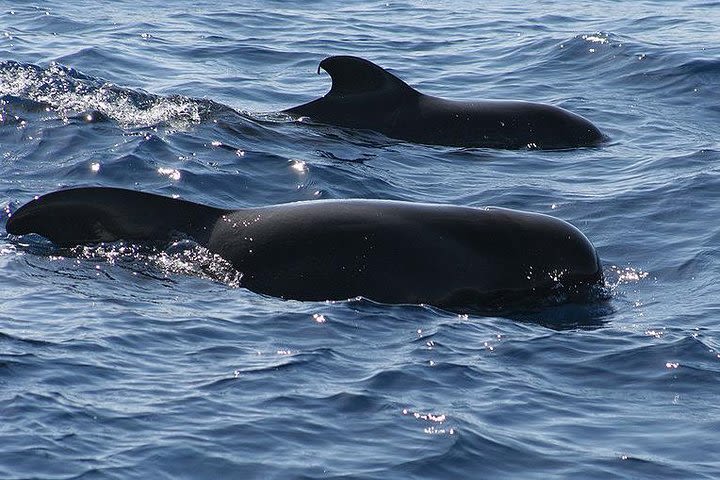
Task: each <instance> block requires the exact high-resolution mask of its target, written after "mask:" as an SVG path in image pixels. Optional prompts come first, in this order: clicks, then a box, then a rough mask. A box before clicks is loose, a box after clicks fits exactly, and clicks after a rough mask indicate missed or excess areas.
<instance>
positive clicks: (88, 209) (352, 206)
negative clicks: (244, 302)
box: [6, 187, 602, 312]
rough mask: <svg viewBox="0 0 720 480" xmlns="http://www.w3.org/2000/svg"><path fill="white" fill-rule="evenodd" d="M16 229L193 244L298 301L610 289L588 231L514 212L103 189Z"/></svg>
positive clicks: (17, 218)
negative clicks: (241, 204)
mask: <svg viewBox="0 0 720 480" xmlns="http://www.w3.org/2000/svg"><path fill="white" fill-rule="evenodd" d="M6 229H7V231H8V233H10V234H13V235H23V234H28V233H36V234H39V235H41V236H43V237H45V238H47V239H49V240H50V241H52V242H53V243H55V244H56V245H58V246H61V247H67V246H74V245H78V244H93V243H101V242H113V241H117V240H128V241H154V242H162V241H168V240H171V239H173V238H175V237H176V236H177V235H180V236H184V237H190V238H191V239H193V240H194V241H195V242H197V243H198V244H200V245H202V246H204V247H206V248H207V249H209V250H210V251H211V252H214V253H217V254H219V255H220V256H222V257H223V258H225V259H226V260H228V261H229V262H231V263H232V265H233V266H234V267H235V268H236V269H237V270H238V271H240V272H241V273H242V280H241V282H242V286H243V287H246V288H248V289H250V290H252V291H255V292H259V293H263V294H267V295H272V296H275V297H281V298H285V299H296V300H313V301H322V300H345V299H348V298H354V297H358V296H362V297H365V298H368V299H370V300H374V301H377V302H382V303H393V304H429V305H434V306H438V307H441V308H446V309H449V310H453V311H461V312H465V311H474V310H484V309H496V308H497V309H500V308H506V307H512V306H516V305H536V304H539V303H542V302H543V301H544V299H547V298H548V297H549V296H556V297H557V296H558V294H560V295H565V296H567V298H569V299H572V298H575V296H576V294H577V295H581V294H582V295H584V294H586V293H587V290H588V289H590V288H592V287H593V286H595V285H598V284H600V283H602V269H601V265H600V261H599V258H598V255H597V252H596V250H595V248H594V247H593V245H592V244H591V243H590V241H589V240H588V239H587V238H586V237H585V236H584V235H583V234H582V233H581V232H580V231H579V230H577V229H576V228H575V227H573V226H572V225H570V224H569V223H567V222H565V221H563V220H560V219H558V218H554V217H550V216H547V215H543V214H538V213H529V212H522V211H516V210H509V209H504V208H473V207H462V206H452V205H436V204H417V203H409V202H399V201H388V200H315V201H304V202H295V203H288V204H279V205H271V206H264V207H258V208H243V209H239V210H226V209H220V208H214V207H210V206H206V205H201V204H197V203H192V202H189V201H186V200H180V199H175V198H169V197H164V196H160V195H154V194H150V193H143V192H137V191H133V190H124V189H118V188H100V187H97V188H76V189H69V190H61V191H57V192H53V193H49V194H46V195H43V196H41V197H39V198H36V199H35V200H32V201H30V202H29V203H27V204H25V205H24V206H22V207H21V208H19V209H18V210H17V211H15V212H14V213H12V215H11V216H10V218H9V220H8V222H7V225H6Z"/></svg>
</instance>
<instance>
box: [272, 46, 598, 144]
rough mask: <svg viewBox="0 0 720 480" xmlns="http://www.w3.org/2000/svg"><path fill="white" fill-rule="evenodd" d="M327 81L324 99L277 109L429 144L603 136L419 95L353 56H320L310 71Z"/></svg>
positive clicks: (498, 107) (489, 103)
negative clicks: (314, 69) (315, 70)
mask: <svg viewBox="0 0 720 480" xmlns="http://www.w3.org/2000/svg"><path fill="white" fill-rule="evenodd" d="M321 68H322V69H323V70H325V71H326V72H328V73H329V74H330V77H331V78H332V88H331V89H330V92H328V93H327V94H326V95H325V96H324V97H322V98H319V99H317V100H313V101H312V102H309V103H306V104H304V105H299V106H297V107H293V108H290V109H288V110H285V111H284V113H288V114H290V115H293V116H296V117H310V118H311V119H312V120H314V121H317V122H320V123H324V124H329V125H337V126H340V127H348V128H359V129H367V130H374V131H377V132H380V133H382V134H384V135H386V136H388V137H391V138H397V139H400V140H407V141H409V142H415V143H424V144H429V145H446V146H456V147H489V148H506V149H518V148H531V149H565V148H575V147H591V146H597V145H599V144H600V143H602V142H603V141H604V140H605V136H604V135H603V134H602V133H601V132H600V130H598V128H597V127H596V126H595V125H593V124H592V123H590V121H588V120H587V119H585V118H583V117H581V116H580V115H576V114H574V113H571V112H569V111H567V110H564V109H562V108H560V107H555V106H552V105H544V104H541V103H530V102H522V101H513V100H485V101H475V102H460V101H453V100H444V99H442V98H438V97H432V96H430V95H424V94H422V93H420V92H418V91H417V90H415V89H414V88H412V87H411V86H409V85H408V84H406V83H405V82H403V81H402V80H400V79H399V78H398V77H396V76H395V75H393V74H391V73H390V72H388V71H387V70H385V69H383V68H381V67H379V66H377V65H375V64H374V63H372V62H370V61H368V60H365V59H363V58H359V57H351V56H335V57H328V58H326V59H325V60H323V61H322V62H320V65H319V67H318V73H320V69H321Z"/></svg>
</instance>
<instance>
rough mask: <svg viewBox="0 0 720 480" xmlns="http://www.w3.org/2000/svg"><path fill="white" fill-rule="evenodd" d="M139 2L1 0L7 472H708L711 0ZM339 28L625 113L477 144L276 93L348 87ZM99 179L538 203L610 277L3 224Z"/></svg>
mask: <svg viewBox="0 0 720 480" xmlns="http://www.w3.org/2000/svg"><path fill="white" fill-rule="evenodd" d="M146 3H147V2H131V1H113V2H95V1H75V2H66V1H65V0H62V1H61V0H53V1H46V2H37V3H35V4H32V3H25V2H8V1H0V15H1V16H0V19H1V20H0V205H2V206H3V211H2V214H1V215H0V231H2V232H3V234H2V235H0V289H1V291H2V300H1V301H0V445H2V448H0V478H3V479H36V478H53V479H70V478H83V479H95V478H103V479H104V478H117V479H130V478H137V479H147V478H158V479H163V478H167V479H181V478H187V479H200V478H305V479H310V478H341V477H342V478H367V479H370V478H373V479H388V478H398V479H400V478H402V479H406V478H437V479H449V478H499V479H506V478H522V479H531V478H537V479H546V478H583V479H593V478H597V479H607V478H628V479H641V478H647V479H656V478H672V479H679V478H718V477H720V448H718V432H720V402H719V401H718V399H719V398H720V300H718V299H720V286H719V283H720V282H719V281H718V280H720V249H719V247H718V245H719V244H720V222H719V220H720V140H719V139H720V102H719V100H718V99H720V36H719V34H718V28H717V25H718V22H719V21H720V2H717V1H701V0H678V1H664V0H656V1H644V2H619V1H615V0H598V1H596V2H592V3H589V2H556V1H552V0H544V1H543V0H539V1H536V2H515V1H512V2H508V1H501V0H491V1H488V2H482V3H477V4H475V3H474V2H461V1H443V2H424V1H419V0H418V1H406V2H394V1H391V2H387V3H386V2H374V1H373V2H362V3H360V2H358V3H356V4H349V3H347V2H340V1H330V0H326V1H317V2H303V1H299V0H296V1H292V2H281V1H255V2H239V1H229V2H207V1H204V2H192V3H191V2H181V1H178V0H172V1H166V2H153V3H154V4H153V5H147V4H146ZM332 54H355V55H361V56H364V57H367V58H369V59H371V60H373V61H375V62H377V63H379V64H380V65H382V66H384V67H387V68H389V69H391V70H392V71H393V72H395V73H396V74H397V75H399V76H400V77H401V78H403V79H405V80H406V81H407V82H409V83H410V84H412V85H414V86H416V87H417V88H418V89H420V90H421V91H423V92H425V93H429V94H433V95H438V96H442V97H447V98H454V99H480V98H500V99H503V98H509V99H525V100H532V101H539V102H547V103H552V104H556V105H560V106H562V107H565V108H567V109H569V110H572V111H573V112H576V113H580V114H582V115H584V116H586V117H587V118H589V119H590V120H591V121H593V122H594V123H595V124H596V125H598V126H599V127H600V128H601V129H602V130H603V132H605V133H606V134H607V135H609V137H610V141H609V142H608V144H606V145H605V146H603V147H601V148H599V149H579V150H571V151H562V152H549V151H535V150H521V151H500V150H492V149H469V150H464V149H457V148H444V147H431V146H422V145H413V144H407V143H403V142H400V141H396V140H391V139H387V138H385V137H383V136H381V135H378V134H373V133H370V132H353V131H347V130H342V129H336V128H332V127H318V126H312V125H307V124H301V123H297V122H293V121H291V120H289V119H288V118H286V117H284V116H283V115H279V114H277V113H276V112H278V111H279V110H282V109H283V108H288V107H290V106H293V105H297V104H299V103H303V102H306V101H308V100H310V99H313V98H316V97H318V96H320V95H322V94H324V93H325V92H326V91H327V90H328V88H329V78H328V77H327V75H321V76H318V75H316V74H315V70H316V68H317V64H318V62H319V61H320V60H321V59H323V58H324V57H325V56H328V55H332ZM81 185H103V186H120V187H126V188H135V189H139V190H143V191H148V192H155V193H161V194H166V195H179V196H180V197H182V198H185V199H189V200H192V201H196V202H201V203H206V204H211V205H216V206H221V207H228V208H231V207H242V206H252V205H265V204H271V203H280V202H289V201H295V200H309V199H316V198H351V197H352V198H358V197H362V198H386V199H401V200H408V201H418V202H439V203H451V204H458V205H472V206H484V205H497V206H503V207H510V208H519V209H523V210H531V211H537V212H543V213H548V214H551V215H554V216H557V217H560V218H563V219H565V220H568V221H570V222H571V223H573V224H574V225H576V226H577V227H578V228H580V229H581V230H582V231H583V232H584V233H585V234H586V235H587V236H588V237H589V238H590V239H591V240H592V241H593V243H594V244H595V246H596V247H597V249H598V251H599V253H600V256H601V258H602V262H603V267H604V271H605V274H606V280H607V284H608V288H609V291H610V298H609V300H607V301H606V302H600V303H598V304H597V305H590V306H585V307H583V308H577V307H575V306H566V307H558V308H554V309H548V310H545V311H543V312H539V313H534V314H528V315H524V316H521V315H516V316H515V317H513V318H504V317H481V316H473V315H470V316H462V315H460V316H459V315H457V314H453V313H449V312H446V311H442V310H438V309H435V308H431V307H426V306H412V305H405V306H390V305H379V304H375V303H372V302H370V301H367V300H363V299H356V300H350V301H342V302H333V303H322V302H321V303H313V302H296V301H283V300H280V299H276V298H271V297H267V296H263V295H259V294H256V293H252V292H249V291H247V290H245V289H243V288H242V286H241V281H240V282H239V281H238V277H239V275H238V272H235V271H234V270H232V268H230V267H229V266H228V265H227V264H225V263H224V262H223V261H221V260H220V259H217V258H215V257H213V256H212V255H210V254H209V253H208V252H204V251H202V250H201V249H198V248H196V247H195V248H190V247H187V248H184V247H182V246H180V247H177V246H176V247H170V248H168V249H166V250H160V251H147V249H143V248H141V247H136V246H132V245H111V246H106V247H102V248H98V247H95V248H78V249H76V250H75V251H74V252H73V254H72V255H69V256H65V254H63V255H61V254H60V253H59V252H58V251H56V250H55V249H54V248H53V247H52V246H51V245H49V244H48V243H47V242H44V241H43V240H42V239H40V238H32V237H31V238H25V239H22V240H18V239H16V238H8V236H7V235H6V234H5V233H4V224H5V222H6V220H7V215H8V213H9V212H12V211H13V210H15V209H17V208H18V207H19V206H20V205H22V204H23V203H25V202H27V201H28V200H30V199H31V198H32V197H33V196H35V195H39V194H42V193H46V192H48V191H52V190H56V189H58V188H60V187H70V186H81ZM379 281H381V279H380V280H379ZM388 288H392V287H391V286H388Z"/></svg>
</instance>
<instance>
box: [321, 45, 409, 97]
mask: <svg viewBox="0 0 720 480" xmlns="http://www.w3.org/2000/svg"><path fill="white" fill-rule="evenodd" d="M321 68H322V69H323V70H325V71H326V72H327V73H328V74H329V75H330V78H332V88H331V89H330V92H329V93H328V95H333V94H338V95H347V94H352V93H367V92H371V91H375V90H382V89H386V88H396V89H400V90H401V91H406V92H408V93H410V92H412V93H418V92H417V91H416V90H415V89H414V88H412V87H411V86H410V85H408V84H407V83H405V82H403V81H402V80H400V79H399V78H398V77H396V76H395V75H393V74H392V73H390V72H388V71H387V70H385V69H384V68H382V67H379V66H378V65H375V64H374V63H372V62H371V61H369V60H365V59H364V58H360V57H353V56H349V55H337V56H333V57H327V58H326V59H325V60H323V61H322V62H320V65H318V73H320V69H321Z"/></svg>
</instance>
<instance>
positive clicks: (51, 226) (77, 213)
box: [6, 187, 224, 247]
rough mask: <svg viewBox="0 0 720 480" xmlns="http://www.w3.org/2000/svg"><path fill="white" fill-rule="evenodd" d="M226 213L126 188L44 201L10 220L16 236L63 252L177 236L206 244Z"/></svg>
mask: <svg viewBox="0 0 720 480" xmlns="http://www.w3.org/2000/svg"><path fill="white" fill-rule="evenodd" d="M223 213H224V211H223V210H220V209H217V208H213V207H208V206H205V205H200V204H196V203H192V202H188V201H185V200H180V199H176V198H169V197H163V196H160V195H153V194H149V193H144V192H137V191H134V190H125V189H120V188H99V187H89V188H73V189H69V190H60V191H57V192H53V193H49V194H47V195H43V196H42V197H39V198H36V199H35V200H33V201H31V202H29V203H27V204H25V205H23V206H22V207H21V208H20V209H18V210H17V211H15V212H13V213H12V215H11V216H10V218H9V219H8V222H7V225H6V229H7V231H8V233H11V234H13V235H24V234H27V233H37V234H39V235H42V236H43V237H45V238H47V239H49V240H51V241H52V242H53V243H55V244H56V245H58V246H61V247H64V246H74V245H79V244H86V243H100V242H112V241H116V240H143V241H160V240H164V239H168V238H170V237H171V236H172V235H173V234H175V233H180V234H185V235H189V236H192V237H193V238H194V239H195V240H196V241H197V242H198V243H200V244H205V243H207V241H208V238H209V235H210V228H211V227H212V225H214V223H215V222H216V221H217V218H218V217H219V216H220V215H222V214H223Z"/></svg>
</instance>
